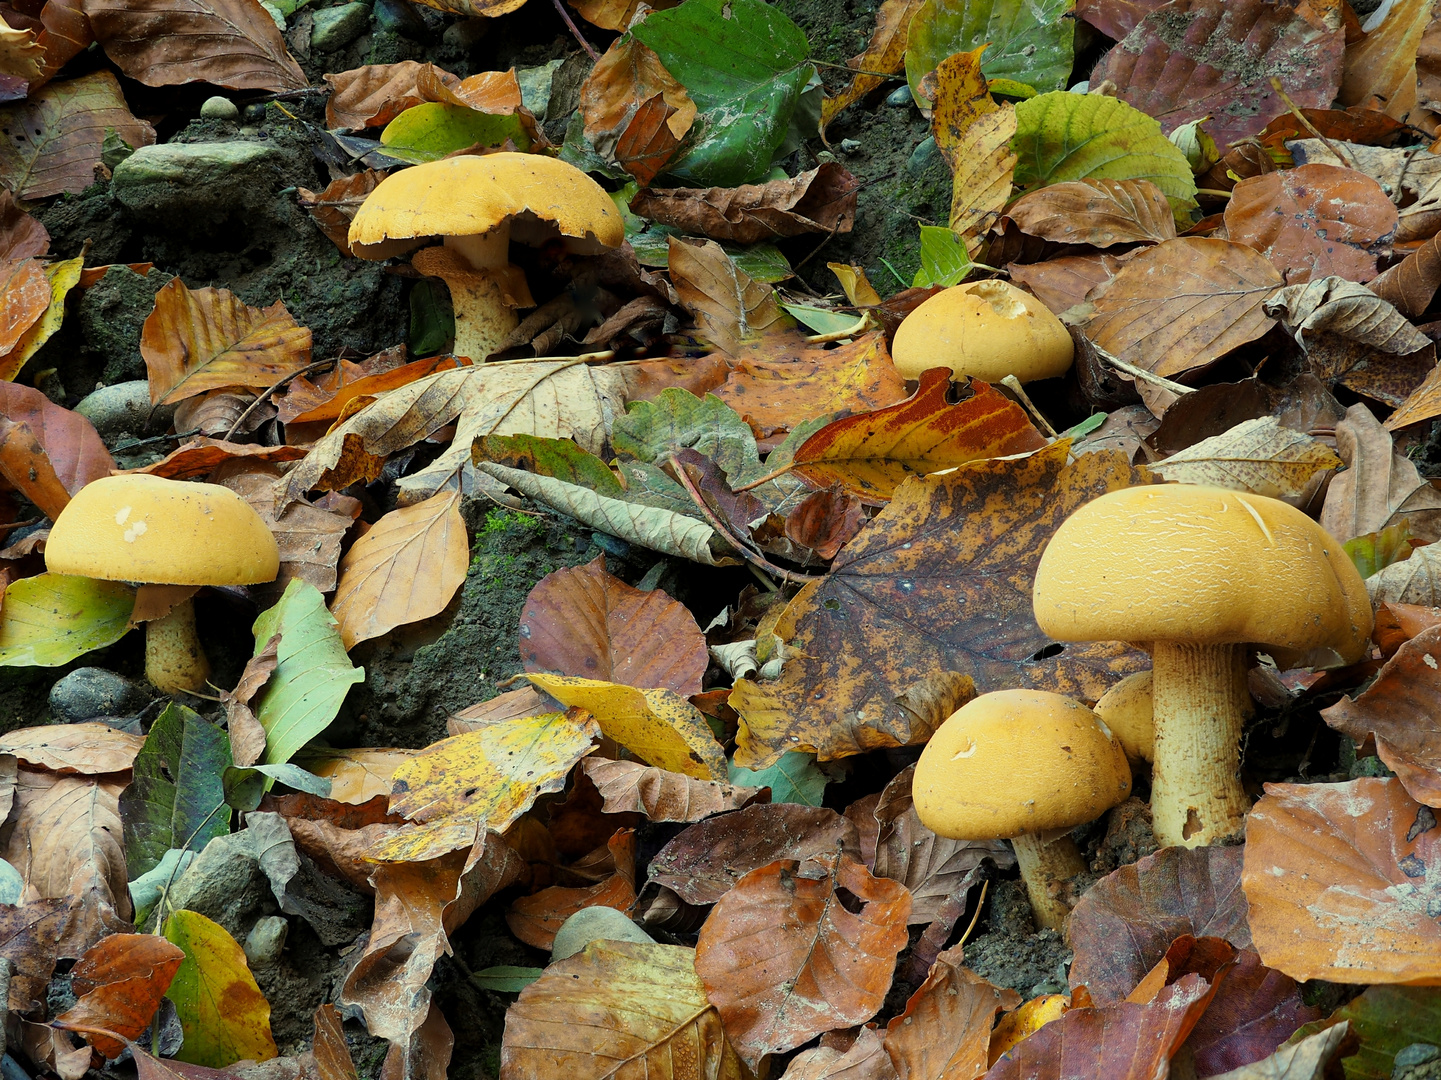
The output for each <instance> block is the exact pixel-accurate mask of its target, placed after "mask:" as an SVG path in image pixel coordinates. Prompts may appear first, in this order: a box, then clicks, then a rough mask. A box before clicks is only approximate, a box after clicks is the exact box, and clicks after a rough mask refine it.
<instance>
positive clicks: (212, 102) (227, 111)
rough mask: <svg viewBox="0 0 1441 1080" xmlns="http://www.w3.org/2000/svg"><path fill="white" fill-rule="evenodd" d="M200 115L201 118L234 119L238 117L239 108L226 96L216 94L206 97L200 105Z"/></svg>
mask: <svg viewBox="0 0 1441 1080" xmlns="http://www.w3.org/2000/svg"><path fill="white" fill-rule="evenodd" d="M200 117H201V119H202V120H230V121H235V120H239V119H240V108H239V106H237V105H236V104H235V102H233V101H231V100H230V99H229V98H228V97H221V96H220V95H219V94H216V95H215V96H214V97H210V98H206V99H205V104H204V105H201V106H200Z"/></svg>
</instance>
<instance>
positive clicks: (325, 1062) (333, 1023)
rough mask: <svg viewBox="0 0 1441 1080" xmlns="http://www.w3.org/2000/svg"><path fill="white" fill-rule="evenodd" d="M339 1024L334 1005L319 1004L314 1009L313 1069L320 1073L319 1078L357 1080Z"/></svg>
mask: <svg viewBox="0 0 1441 1080" xmlns="http://www.w3.org/2000/svg"><path fill="white" fill-rule="evenodd" d="M341 1025H342V1018H341V1015H340V1010H339V1009H337V1008H336V1007H335V1006H334V1005H321V1006H320V1007H319V1008H317V1009H316V1010H315V1038H314V1039H313V1040H312V1042H311V1052H312V1053H314V1054H315V1071H316V1072H318V1073H319V1074H320V1080H358V1077H359V1074H358V1073H357V1072H356V1071H355V1062H354V1061H353V1060H351V1057H350V1047H349V1046H347V1045H346V1043H345V1030H344V1028H343V1027H342V1026H341Z"/></svg>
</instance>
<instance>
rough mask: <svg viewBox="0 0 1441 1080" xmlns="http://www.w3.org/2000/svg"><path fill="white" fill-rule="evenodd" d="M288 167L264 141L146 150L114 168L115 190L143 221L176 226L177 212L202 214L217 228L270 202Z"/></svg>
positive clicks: (166, 145)
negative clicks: (245, 210) (280, 175)
mask: <svg viewBox="0 0 1441 1080" xmlns="http://www.w3.org/2000/svg"><path fill="white" fill-rule="evenodd" d="M283 162H284V155H283V154H282V153H281V151H280V150H279V149H278V148H277V147H274V146H269V145H266V144H265V143H259V142H242V141H238V140H236V141H228V140H226V141H221V142H206V143H160V144H157V145H155V146H142V147H141V148H140V149H139V150H136V151H135V153H133V154H131V155H130V156H129V157H128V158H126V159H125V160H124V161H122V162H121V163H120V164H119V165H117V166H116V167H115V174H114V176H113V177H112V178H111V191H112V192H113V193H114V195H115V198H116V200H117V201H118V202H119V203H120V204H121V205H122V206H124V207H125V208H126V209H127V210H129V211H130V212H131V213H133V214H135V215H137V216H139V217H143V218H149V219H152V220H157V221H164V222H167V223H171V224H173V223H174V222H175V220H176V215H177V213H178V214H181V215H184V217H185V218H194V217H195V216H196V215H197V212H198V213H200V214H202V215H206V214H208V215H209V216H210V217H212V218H213V219H214V223H218V222H220V221H223V220H225V218H227V217H230V216H232V215H234V214H236V213H237V212H238V211H240V210H242V209H243V208H244V207H246V206H248V205H252V204H255V203H257V202H259V201H262V200H265V199H268V198H269V197H270V196H271V194H272V193H273V192H274V190H275V188H276V187H277V186H278V183H277V181H278V168H279V166H280V165H281V164H282V163H283ZM190 224H192V225H195V224H203V223H200V222H190Z"/></svg>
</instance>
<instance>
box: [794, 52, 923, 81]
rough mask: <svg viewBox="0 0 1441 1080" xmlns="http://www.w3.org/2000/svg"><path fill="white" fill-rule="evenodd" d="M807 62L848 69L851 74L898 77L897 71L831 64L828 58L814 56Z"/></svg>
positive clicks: (819, 65) (899, 74)
mask: <svg viewBox="0 0 1441 1080" xmlns="http://www.w3.org/2000/svg"><path fill="white" fill-rule="evenodd" d="M805 63H807V64H814V65H815V66H816V67H828V68H835V69H836V70H837V71H849V72H850V73H851V74H853V75H874V76H875V77H876V78H878V79H899V78H901V73H900V72H899V71H867V70H866V69H865V68H853V67H851V66H849V65H848V64H833V63H831V62H830V61H829V60H817V59H816V58H815V57H814V56H812V57H810V58H809V59H808V60H806V61H805Z"/></svg>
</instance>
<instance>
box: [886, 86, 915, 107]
mask: <svg viewBox="0 0 1441 1080" xmlns="http://www.w3.org/2000/svg"><path fill="white" fill-rule="evenodd" d="M914 100H915V99H914V98H913V97H912V96H911V88H910V87H909V86H898V87H896V88H895V89H894V90H892V91H891V92H890V93H889V94H887V95H886V104H887V105H892V106H895V107H896V108H898V109H900V108H904V107H905V106H907V105H909V104H910V103H911V102H912V101H914Z"/></svg>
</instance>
